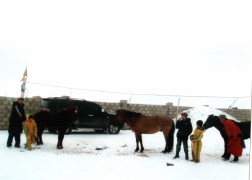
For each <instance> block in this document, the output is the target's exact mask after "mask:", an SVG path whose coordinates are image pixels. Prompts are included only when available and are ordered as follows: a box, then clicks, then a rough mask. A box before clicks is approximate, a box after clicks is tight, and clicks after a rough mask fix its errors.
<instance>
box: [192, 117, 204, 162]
mask: <svg viewBox="0 0 252 180" xmlns="http://www.w3.org/2000/svg"><path fill="white" fill-rule="evenodd" d="M196 124H197V128H196V129H195V130H194V133H193V135H191V136H190V139H191V141H192V160H191V161H194V162H196V163H199V162H200V152H201V149H202V142H201V139H202V138H203V133H204V132H205V130H204V128H203V121H201V120H198V121H197V122H196Z"/></svg>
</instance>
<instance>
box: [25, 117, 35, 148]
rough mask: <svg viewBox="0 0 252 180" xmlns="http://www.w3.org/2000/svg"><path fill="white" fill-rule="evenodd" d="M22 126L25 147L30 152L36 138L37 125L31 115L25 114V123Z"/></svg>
mask: <svg viewBox="0 0 252 180" xmlns="http://www.w3.org/2000/svg"><path fill="white" fill-rule="evenodd" d="M23 126H24V127H23V128H24V133H25V136H26V147H28V150H32V144H34V143H35V142H36V138H37V124H36V122H35V121H34V119H33V116H32V114H26V121H25V122H24V125H23Z"/></svg>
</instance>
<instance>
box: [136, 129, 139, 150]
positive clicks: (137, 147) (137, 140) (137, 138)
mask: <svg viewBox="0 0 252 180" xmlns="http://www.w3.org/2000/svg"><path fill="white" fill-rule="evenodd" d="M135 136H136V149H135V152H137V151H139V146H138V143H139V134H137V133H135Z"/></svg>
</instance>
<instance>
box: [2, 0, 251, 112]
mask: <svg viewBox="0 0 252 180" xmlns="http://www.w3.org/2000/svg"><path fill="white" fill-rule="evenodd" d="M251 5H252V2H251V1H250V0H237V1H232V0H211V1H202V0H196V1H195V0H191V1H188V0H176V1H167V0H165V1H159V0H155V1H154V0H153V1H150V0H143V1H140V0H132V1H131V0H127V1H120V0H114V1H113V0H106V1H100V0H92V1H74V0H71V1H62V0H61V1H56V0H49V1H46V0H45V1H34V0H33V1H1V2H0V27H1V28H0V62H1V66H0V73H1V76H0V83H1V89H0V95H1V96H5V95H7V96H12V97H18V96H20V85H21V82H20V80H21V78H22V75H23V72H24V70H25V68H26V66H27V68H28V79H27V81H28V82H30V83H28V84H27V91H26V95H27V96H29V97H30V96H34V95H40V96H42V97H48V96H61V95H70V96H72V97H79V98H84V99H88V100H97V101H99V100H100V101H111V102H113V101H116V102H118V101H119V100H120V99H126V100H128V101H130V102H132V103H133V102H137V103H147V104H165V103H166V102H173V103H175V104H177V103H178V99H179V97H177V96H176V97H171V96H139V95H134V94H157V95H189V96H218V97H244V96H251V79H252V78H251V77H252V76H251V74H252V73H251V54H252V50H251V49H252V33H251V32H252V26H251V17H252V11H251ZM32 83H41V84H50V85H57V86H64V87H71V88H72V89H69V88H53V87H49V86H41V85H35V84H32ZM74 88H78V89H90V90H101V91H112V92H126V93H132V94H133V95H129V94H114V93H98V92H89V91H84V90H75V89H74ZM235 100H236V98H229V99H226V98H225V99H222V98H216V99H214V98H207V99H203V98H186V97H180V103H181V104H182V105H190V106H196V105H202V104H208V105H210V106H215V107H216V106H217V107H228V106H229V105H231V104H232V103H233V102H234V101H235ZM213 101H215V102H213ZM216 101H217V104H216ZM250 104H251V99H250V98H239V99H238V100H237V101H235V104H234V106H236V107H237V106H238V107H240V108H250Z"/></svg>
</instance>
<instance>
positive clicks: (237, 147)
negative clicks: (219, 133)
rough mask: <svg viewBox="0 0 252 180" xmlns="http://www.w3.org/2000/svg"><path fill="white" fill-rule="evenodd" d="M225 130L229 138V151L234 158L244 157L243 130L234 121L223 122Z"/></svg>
mask: <svg viewBox="0 0 252 180" xmlns="http://www.w3.org/2000/svg"><path fill="white" fill-rule="evenodd" d="M223 125H224V130H225V132H226V133H227V136H228V144H227V151H228V152H229V153H231V154H233V155H234V156H241V155H242V143H241V134H242V133H241V130H240V129H239V128H238V127H237V126H236V124H235V123H234V122H233V121H230V120H225V121H224V122H223Z"/></svg>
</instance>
